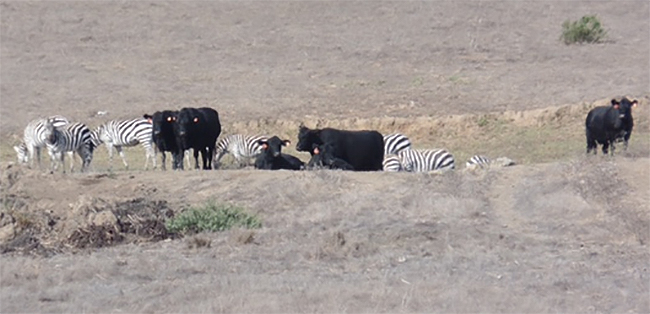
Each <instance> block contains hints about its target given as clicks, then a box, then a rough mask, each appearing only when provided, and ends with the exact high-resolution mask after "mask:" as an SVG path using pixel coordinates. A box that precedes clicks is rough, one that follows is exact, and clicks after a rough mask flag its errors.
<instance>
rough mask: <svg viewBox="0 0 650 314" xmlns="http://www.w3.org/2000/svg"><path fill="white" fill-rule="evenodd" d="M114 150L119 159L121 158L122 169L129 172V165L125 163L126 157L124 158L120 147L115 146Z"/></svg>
mask: <svg viewBox="0 0 650 314" xmlns="http://www.w3.org/2000/svg"><path fill="white" fill-rule="evenodd" d="M115 150H117V153H118V154H120V157H122V163H124V168H126V169H127V170H129V164H127V163H126V157H124V151H123V150H122V146H115Z"/></svg>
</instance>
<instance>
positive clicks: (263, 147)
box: [262, 142, 269, 150]
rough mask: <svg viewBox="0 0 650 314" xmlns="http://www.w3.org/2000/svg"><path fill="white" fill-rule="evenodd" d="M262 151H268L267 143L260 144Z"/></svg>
mask: <svg viewBox="0 0 650 314" xmlns="http://www.w3.org/2000/svg"><path fill="white" fill-rule="evenodd" d="M262 149H263V150H267V149H269V144H268V143H267V142H264V143H262Z"/></svg>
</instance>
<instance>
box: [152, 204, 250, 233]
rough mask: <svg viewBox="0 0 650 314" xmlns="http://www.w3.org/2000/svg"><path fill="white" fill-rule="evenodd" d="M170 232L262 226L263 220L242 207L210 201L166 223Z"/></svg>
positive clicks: (197, 231)
mask: <svg viewBox="0 0 650 314" xmlns="http://www.w3.org/2000/svg"><path fill="white" fill-rule="evenodd" d="M165 226H166V227H167V230H168V231H170V232H176V233H183V234H188V233H190V234H193V233H199V232H204V231H213V232H214V231H224V230H228V229H230V228H232V227H244V228H248V229H252V228H260V227H261V226H262V223H261V221H260V220H259V218H257V217H256V216H254V215H249V214H247V213H245V212H244V211H243V209H242V208H240V207H236V206H233V205H228V204H216V203H214V202H209V203H207V204H205V205H203V206H201V207H190V208H189V209H188V210H186V211H184V212H182V213H180V214H179V215H178V216H176V217H174V218H172V219H170V220H168V221H167V223H166V224H165Z"/></svg>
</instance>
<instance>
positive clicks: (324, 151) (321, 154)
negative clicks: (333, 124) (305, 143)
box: [307, 144, 354, 170]
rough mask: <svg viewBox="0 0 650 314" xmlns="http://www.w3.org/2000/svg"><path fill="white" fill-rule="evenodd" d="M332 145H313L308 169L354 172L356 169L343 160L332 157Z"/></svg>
mask: <svg viewBox="0 0 650 314" xmlns="http://www.w3.org/2000/svg"><path fill="white" fill-rule="evenodd" d="M332 150H333V148H332V145H331V144H323V145H317V144H314V145H313V149H312V151H311V152H312V155H311V159H310V160H309V162H308V163H307V168H309V169H318V168H328V169H341V170H354V167H352V165H350V164H349V163H347V162H346V161H345V160H343V159H341V158H337V157H334V155H332Z"/></svg>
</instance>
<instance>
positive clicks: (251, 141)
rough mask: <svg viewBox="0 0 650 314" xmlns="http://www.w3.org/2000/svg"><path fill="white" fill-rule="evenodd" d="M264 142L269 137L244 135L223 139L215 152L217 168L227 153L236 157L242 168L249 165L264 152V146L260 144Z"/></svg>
mask: <svg viewBox="0 0 650 314" xmlns="http://www.w3.org/2000/svg"><path fill="white" fill-rule="evenodd" d="M264 140H268V137H267V136H264V135H243V134H231V135H228V136H226V137H223V138H221V139H220V140H219V141H218V142H217V146H216V147H215V150H214V164H215V168H216V167H218V165H219V161H220V160H221V158H222V157H223V156H224V155H225V154H227V153H231V154H232V155H233V156H234V157H235V159H236V160H237V163H238V164H239V166H240V167H241V166H243V165H247V164H249V163H250V159H251V158H254V157H257V155H259V154H260V153H261V152H262V144H260V143H259V142H260V141H264Z"/></svg>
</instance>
